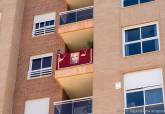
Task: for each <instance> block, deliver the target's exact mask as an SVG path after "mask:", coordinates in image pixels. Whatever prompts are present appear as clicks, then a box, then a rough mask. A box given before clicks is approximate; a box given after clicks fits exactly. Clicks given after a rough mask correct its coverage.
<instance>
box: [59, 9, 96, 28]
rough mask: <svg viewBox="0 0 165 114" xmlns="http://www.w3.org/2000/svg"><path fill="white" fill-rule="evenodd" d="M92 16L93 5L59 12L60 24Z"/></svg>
mask: <svg viewBox="0 0 165 114" xmlns="http://www.w3.org/2000/svg"><path fill="white" fill-rule="evenodd" d="M92 18H93V6H89V7H85V8H80V9H76V10H71V11H66V12H61V13H60V25H64V24H69V23H74V22H78V21H83V20H87V19H92Z"/></svg>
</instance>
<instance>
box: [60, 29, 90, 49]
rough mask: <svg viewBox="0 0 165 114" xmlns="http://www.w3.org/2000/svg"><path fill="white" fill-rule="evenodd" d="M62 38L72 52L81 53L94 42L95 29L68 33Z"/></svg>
mask: <svg viewBox="0 0 165 114" xmlns="http://www.w3.org/2000/svg"><path fill="white" fill-rule="evenodd" d="M61 36H62V38H63V40H64V42H65V44H66V45H67V47H68V48H69V50H70V51H72V52H74V51H79V50H81V49H85V48H89V45H88V43H89V42H90V41H93V28H88V29H82V30H78V31H74V32H67V33H63V34H61Z"/></svg>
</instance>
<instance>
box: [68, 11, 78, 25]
mask: <svg viewBox="0 0 165 114" xmlns="http://www.w3.org/2000/svg"><path fill="white" fill-rule="evenodd" d="M65 15H66V16H67V18H66V23H65V24H68V23H73V22H76V21H77V20H76V13H75V12H71V13H68V14H65Z"/></svg>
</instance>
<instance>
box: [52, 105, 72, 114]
mask: <svg viewBox="0 0 165 114" xmlns="http://www.w3.org/2000/svg"><path fill="white" fill-rule="evenodd" d="M72 108H73V103H66V104H59V105H55V113H54V114H72V113H73V112H72Z"/></svg>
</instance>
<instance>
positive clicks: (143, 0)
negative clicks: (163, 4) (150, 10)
mask: <svg viewBox="0 0 165 114" xmlns="http://www.w3.org/2000/svg"><path fill="white" fill-rule="evenodd" d="M151 1H154V0H140V3H146V2H151Z"/></svg>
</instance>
